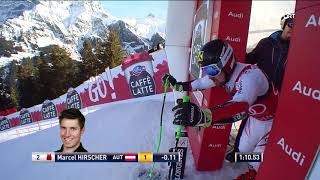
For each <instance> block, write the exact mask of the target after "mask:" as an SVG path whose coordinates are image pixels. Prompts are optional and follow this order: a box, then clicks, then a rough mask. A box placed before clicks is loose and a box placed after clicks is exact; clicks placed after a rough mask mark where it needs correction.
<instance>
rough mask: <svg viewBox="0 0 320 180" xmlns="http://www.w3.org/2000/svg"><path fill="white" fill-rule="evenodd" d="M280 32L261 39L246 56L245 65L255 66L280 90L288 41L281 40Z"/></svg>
mask: <svg viewBox="0 0 320 180" xmlns="http://www.w3.org/2000/svg"><path fill="white" fill-rule="evenodd" d="M281 33H282V31H276V32H274V33H272V34H271V35H270V36H269V37H267V38H264V39H261V40H260V41H259V43H258V44H257V46H256V47H255V48H254V49H253V50H252V52H250V53H248V54H247V55H246V63H249V64H257V65H258V67H259V68H260V69H261V70H263V71H264V72H265V73H266V75H267V76H268V78H269V80H271V81H272V82H273V84H274V85H275V87H276V88H277V89H278V90H280V89H281V84H282V80H283V75H284V70H285V66H286V63H287V56H288V50H289V45H290V41H287V40H283V39H282V38H281Z"/></svg>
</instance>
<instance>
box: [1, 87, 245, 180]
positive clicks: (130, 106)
mask: <svg viewBox="0 0 320 180" xmlns="http://www.w3.org/2000/svg"><path fill="white" fill-rule="evenodd" d="M162 98H163V94H160V95H155V96H148V97H143V98H137V99H131V100H126V101H120V102H116V103H110V104H105V105H99V106H93V107H90V108H85V109H83V110H82V112H83V113H84V115H85V117H86V125H85V128H86V129H85V133H84V135H83V137H82V144H83V146H84V147H85V148H86V149H87V150H89V151H90V152H127V153H128V152H134V153H138V152H155V151H156V146H157V139H158V134H159V128H160V127H159V121H160V112H161V106H162ZM173 106H174V103H173V94H172V93H168V94H167V101H166V104H165V109H164V116H163V138H162V144H161V147H160V152H168V149H169V148H170V147H172V146H173V145H174V132H175V126H174V125H172V119H173V113H172V111H171V109H172V107H173ZM52 122H54V120H53V121H52ZM60 146H61V141H60V138H59V127H58V126H54V127H52V128H48V129H44V130H42V131H38V132H36V133H33V134H29V135H26V136H23V137H20V138H15V139H13V140H9V141H6V142H3V143H0V154H1V156H0V162H1V164H2V165H3V166H1V173H0V179H13V180H16V179H46V180H51V179H54V180H56V179H61V180H64V179H80V180H81V179H95V180H100V179H101V180H102V179H103V180H105V179H108V180H113V179H114V180H127V179H132V180H135V179H144V178H139V173H141V172H149V171H150V169H151V167H152V164H151V163H34V162H32V161H31V152H48V151H55V150H57V149H60ZM246 166H247V164H229V163H224V165H223V168H222V170H219V171H213V172H198V171H196V170H195V167H194V165H193V158H192V154H191V151H190V148H189V150H188V153H187V164H186V170H185V179H186V180H206V179H217V180H224V179H225V180H227V179H232V178H234V177H235V176H237V175H238V174H240V173H242V172H244V171H245V170H246ZM17 172H19V173H17ZM154 172H155V173H156V174H158V175H159V176H157V177H158V178H156V179H166V178H165V177H166V176H167V173H168V166H167V163H156V168H155V171H154ZM155 176H156V175H155Z"/></svg>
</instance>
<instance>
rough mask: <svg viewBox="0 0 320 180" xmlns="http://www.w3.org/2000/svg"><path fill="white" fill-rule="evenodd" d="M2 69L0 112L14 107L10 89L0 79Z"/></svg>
mask: <svg viewBox="0 0 320 180" xmlns="http://www.w3.org/2000/svg"><path fill="white" fill-rule="evenodd" d="M4 74H5V71H4V68H0V111H4V110H6V109H9V108H12V107H14V104H13V101H12V99H11V97H10V94H9V93H10V88H9V86H8V85H7V83H6V82H5V80H4V79H3V78H2V77H4Z"/></svg>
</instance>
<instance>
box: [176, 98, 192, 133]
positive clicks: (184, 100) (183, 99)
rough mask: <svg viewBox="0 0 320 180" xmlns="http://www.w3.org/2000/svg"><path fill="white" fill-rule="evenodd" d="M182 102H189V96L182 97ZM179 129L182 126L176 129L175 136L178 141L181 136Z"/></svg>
mask: <svg viewBox="0 0 320 180" xmlns="http://www.w3.org/2000/svg"><path fill="white" fill-rule="evenodd" d="M182 102H190V97H189V96H183V97H182ZM181 128H182V126H181V125H179V126H178V128H177V134H176V139H179V138H180V136H181Z"/></svg>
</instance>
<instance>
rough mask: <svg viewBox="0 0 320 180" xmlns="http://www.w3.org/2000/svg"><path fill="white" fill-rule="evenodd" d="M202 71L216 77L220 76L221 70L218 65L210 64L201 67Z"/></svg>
mask: <svg viewBox="0 0 320 180" xmlns="http://www.w3.org/2000/svg"><path fill="white" fill-rule="evenodd" d="M201 69H202V71H203V72H204V73H206V74H207V75H209V76H211V77H215V76H217V75H219V74H220V72H221V69H220V68H219V67H218V65H217V64H210V65H208V66H203V67H201Z"/></svg>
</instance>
